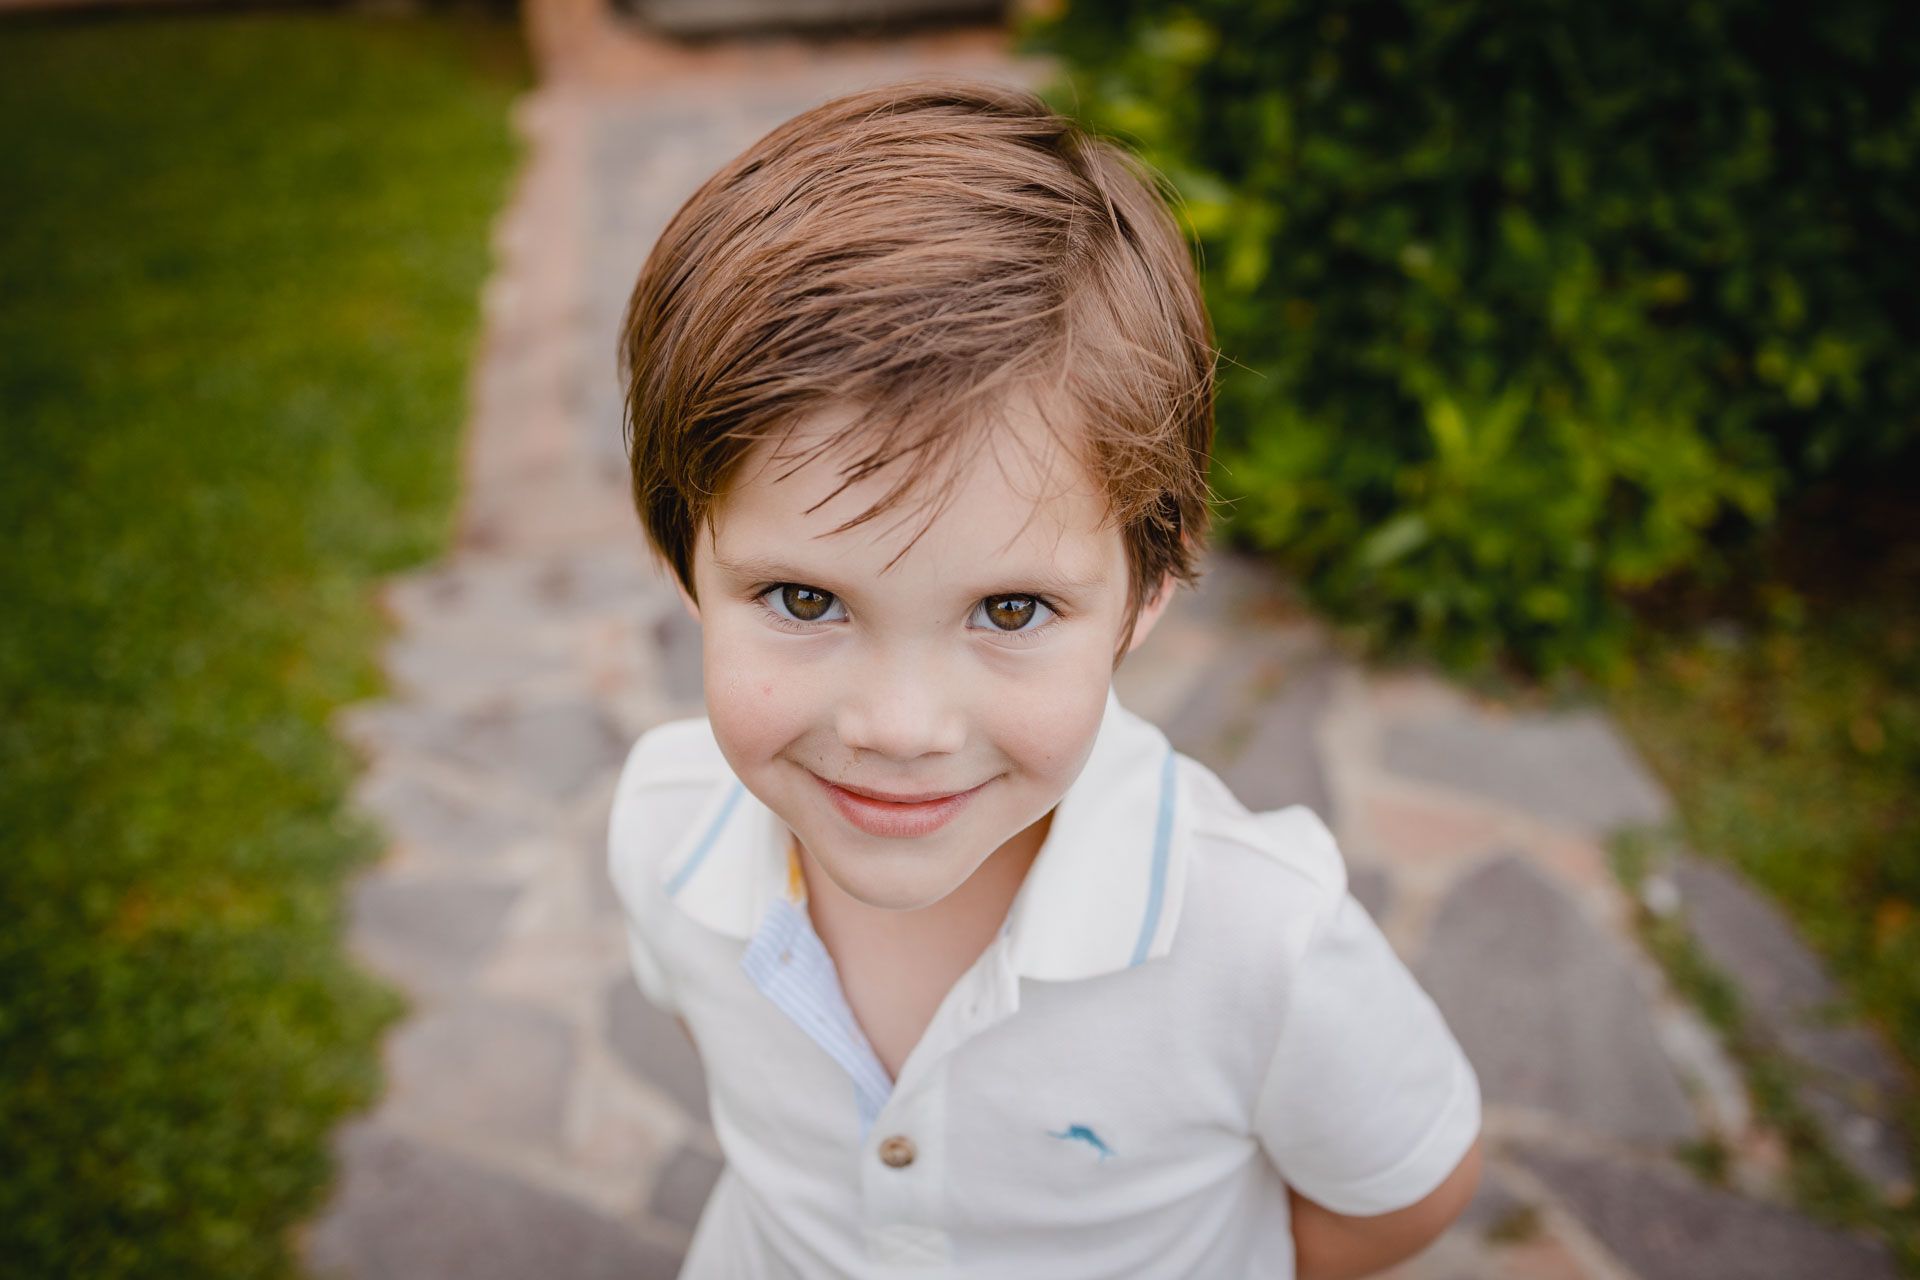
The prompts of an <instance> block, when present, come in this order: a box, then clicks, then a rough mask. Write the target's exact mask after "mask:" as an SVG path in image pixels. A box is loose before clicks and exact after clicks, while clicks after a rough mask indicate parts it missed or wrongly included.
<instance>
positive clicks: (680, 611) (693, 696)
mask: <svg viewBox="0 0 1920 1280" xmlns="http://www.w3.org/2000/svg"><path fill="white" fill-rule="evenodd" d="M653 639H654V643H655V645H656V646H658V649H659V654H660V682H661V685H662V687H663V688H664V689H665V691H666V695H667V697H668V698H669V699H670V700H671V701H672V702H673V703H675V704H676V705H683V706H692V705H696V704H699V703H702V702H704V701H705V700H706V677H705V676H704V675H703V674H702V671H701V655H700V625H699V624H698V623H696V622H695V621H694V620H693V619H692V618H690V617H688V616H687V611H686V608H685V606H683V605H682V604H681V603H680V598H679V597H678V596H675V597H674V600H673V604H672V605H671V606H668V607H665V608H662V609H661V611H660V614H659V616H658V617H657V618H655V619H654V623H653Z"/></svg>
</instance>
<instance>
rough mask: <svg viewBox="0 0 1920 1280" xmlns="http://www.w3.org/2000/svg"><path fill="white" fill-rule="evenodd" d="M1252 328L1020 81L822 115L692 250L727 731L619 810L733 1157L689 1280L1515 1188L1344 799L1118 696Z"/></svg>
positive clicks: (680, 456) (679, 548)
mask: <svg viewBox="0 0 1920 1280" xmlns="http://www.w3.org/2000/svg"><path fill="white" fill-rule="evenodd" d="M1211 340H1212V334H1211V330H1210V327H1209V325H1208V321H1207V318H1206V314H1205V309H1204V306H1203V304H1202V301H1201V297H1200V293H1199V289H1198V285H1197V282H1196V280H1195V277H1194V273H1193V268H1192V263H1191V259H1190V258H1189V256H1188V251H1187V248H1186V245H1185V242H1184V240H1183V239H1182V237H1181V235H1180V233H1179V230H1178V228H1177V227H1176V225H1175V223H1174V222H1173V220H1172V218H1171V217H1170V215H1169V214H1168V212H1167V209H1166V206H1165V204H1164V203H1163V197H1162V196H1161V194H1160V193H1159V192H1158V191H1157V190H1156V187H1155V185H1154V180H1153V179H1152V178H1151V176H1150V175H1149V173H1148V171H1146V170H1145V169H1144V167H1143V166H1140V165H1139V164H1138V163H1137V162H1135V161H1134V160H1132V159H1131V158H1130V157H1129V156H1127V155H1126V153H1124V152H1122V151H1120V150H1119V149H1117V148H1114V147H1112V146H1111V145H1109V144H1106V143H1104V142H1101V141H1099V140H1096V139H1094V138H1091V137H1089V136H1086V135H1085V134H1083V133H1081V132H1080V131H1078V130H1077V129H1076V128H1075V127H1074V126H1073V125H1071V124H1070V123H1068V122H1066V121H1064V120H1062V119H1060V118H1058V117H1055V116H1054V115H1052V114H1051V113H1050V112H1049V111H1048V110H1047V108H1046V107H1045V106H1044V104H1042V103H1041V102H1040V101H1039V100H1038V99H1037V98H1035V97H1033V96H1031V95H1029V94H1027V93H1024V92H1021V91H1017V90H1013V89H1007V88H1002V87H998V86H993V85H988V84H977V83H972V82H954V81H946V80H927V81H917V82H913V83H909V84H902V85H893V86H888V87H884V88H880V89H875V90H871V91H867V92H863V93H857V94H853V95H850V96H848V97H845V98H841V99H838V100H835V101H833V102H829V103H827V104H825V105H823V106H821V107H818V108H816V109H814V110H812V111H809V112H807V113H805V114H803V115H801V116H799V117H797V118H795V119H793V120H790V121H788V122H787V123H786V124H785V125H783V126H781V127H780V128H778V129H776V130H774V131H773V132H772V133H771V134H769V135H768V136H767V137H765V138H763V139H762V140H761V141H760V142H759V143H757V144H755V145H754V146H753V147H751V148H750V149H749V150H748V151H747V152H746V153H745V154H743V155H742V156H740V157H739V158H737V159H736V160H734V161H733V162H732V163H730V164H729V165H727V166H726V167H725V168H724V169H722V170H721V171H720V172H719V173H718V174H716V175H715V176H714V177H713V178H712V179H711V180H709V181H708V182H707V183H706V185H705V186H703V187H702V188H701V189H700V190H699V191H698V192H696V193H695V194H694V196H693V197H692V198H691V199H690V200H689V201H688V202H687V204H686V205H685V206H684V207H683V208H682V209H681V210H680V212H679V213H678V215H676V217H675V218H674V220H673V221H672V222H671V223H670V224H669V226H668V227H667V229H666V231H665V232H664V233H663V235H662V236H661V239H660V241H659V243H658V245H657V246H656V247H655V248H654V250H653V253H652V255H651V256H650V258H649V259H648V261H647V264H646V266H645V267H644V269H643V270H642V272H641V275H640V279H639V282H638V284H637V285H636V287H635V289H634V293H633V297H632V301H631V303H630V305H629V308H628V312H627V318H626V323H625V333H624V336H623V350H622V365H623V371H624V373H625V375H626V377H627V387H628V399H627V407H628V414H629V419H630V433H631V435H630V441H629V443H630V449H631V458H632V464H633V482H634V497H635V502H636V505H637V507H638V509H639V512H640V515H641V518H642V521H643V523H644V525H645V527H646V531H647V535H648V538H649V540H650V542H651V543H652V545H653V547H654V548H655V549H656V550H657V551H658V552H659V554H660V555H661V556H662V557H663V559H664V560H665V561H666V562H667V564H668V565H669V566H671V568H672V570H673V575H674V578H675V582H676V587H677V589H678V590H679V592H680V594H681V597H682V599H683V602H684V603H685V605H686V607H687V609H688V610H689V611H690V612H691V613H692V614H693V616H694V617H695V618H696V619H697V620H698V621H699V623H700V625H701V632H702V649H703V656H704V669H705V677H706V702H707V710H708V715H707V716H706V717H704V718H701V719H694V720H681V721H676V722H673V723H670V724H665V725H661V726H659V727H657V728H655V729H653V730H652V731H650V732H648V733H647V734H645V735H643V736H642V737H641V739H640V740H639V742H638V743H636V744H635V746H634V747H633V750H632V752H631V754H630V756H629V758H628V761H627V764H626V767H625V770H624V772H623V774H622V777H621V780H620V784H619V790H618V793H617V796H616V798H615V801H614V809H613V814H612V818H611V823H610V832H609V839H610V856H611V865H612V870H613V875H614V881H615V884H616V886H617V887H618V890H619V893H620V897H621V900H622V902H623V904H624V907H625V910H626V913H627V918H628V923H629V929H628V936H629V939H630V951H631V954H632V959H633V965H634V970H635V974H636V976H637V978H638V981H639V983H640V985H641V987H642V988H643V990H644V991H645V993H646V995H647V996H648V997H649V998H650V999H651V1000H652V1001H654V1003H656V1004H657V1005H659V1006H661V1007H662V1008H664V1009H667V1010H669V1011H671V1012H674V1013H675V1014H677V1015H678V1016H679V1017H680V1018H681V1020H682V1025H683V1026H685V1027H686V1028H687V1030H688V1032H689V1034H690V1035H691V1036H692V1038H693V1040H694V1042H695V1043H696V1045H697V1046H698V1048H699V1050H700V1052H701V1056H702V1059H703V1061H704V1063H705V1066H706V1070H707V1077H708V1088H709V1093H710V1099H711V1110H712V1114H713V1121H714V1126H715V1129H716V1131H717V1132H718V1135H719V1139H720V1143H721V1146H722V1149H723V1150H724V1152H725V1154H726V1157H727V1167H726V1170H725V1172H724V1173H723V1174H722V1176H721V1179H720V1182H719V1184H718V1185H717V1186H716V1188H715V1190H714V1193H713V1196H712V1199H711V1200H710V1201H709V1203H708V1205H707V1208H706V1211H705V1213H704V1215H703V1216H702V1218H701V1221H700V1223H699V1226H698V1227H697V1229H696V1231H695V1234H694V1240H693V1244H692V1247H691V1250H690V1253H689V1256H688V1259H687V1263H686V1269H685V1271H684V1272H683V1274H685V1275H689V1276H700V1277H708V1276H727V1277H736V1276H738V1277H748V1276H751V1277H759V1276H786V1275H801V1276H870V1275H894V1274H898V1273H900V1272H901V1271H903V1270H907V1271H911V1270H915V1269H930V1270H934V1271H938V1272H941V1273H944V1274H950V1275H965V1276H981V1277H1016V1278H1024V1277H1064V1276H1144V1277H1185V1276H1201V1277H1229V1278H1231V1277H1252V1276H1271V1277H1287V1276H1294V1275H1299V1276H1302V1277H1316V1278H1317V1277H1335V1276H1357V1275H1363V1274H1367V1273H1370V1272H1372V1271H1374V1270H1377V1269H1379V1268H1381V1267H1384V1266H1386V1265H1388V1264H1390V1263H1392V1262H1393V1261H1395V1260H1397V1259H1399V1258H1401V1257H1405V1256H1407V1255H1408V1254H1410V1253H1412V1252H1413V1251H1415V1250H1417V1249H1418V1248H1420V1247H1422V1246H1423V1245H1424V1244H1425V1243H1427V1242H1428V1241H1429V1240H1430V1239H1431V1238H1433V1237H1434V1236H1435V1235H1437V1234H1438V1233H1439V1231H1440V1230H1442V1229H1443V1228H1444V1227H1445V1226H1446V1224H1447V1223H1448V1222H1450V1221H1451V1220H1452V1219H1453V1218H1454V1217H1455V1216H1456V1215H1457V1214H1458V1213H1459V1211H1460V1210H1461V1208H1462V1207H1463V1206H1464V1204H1465V1202H1466V1200H1467V1198H1468V1197H1469V1196H1470V1195H1471V1194H1472V1191H1473V1188H1474V1184H1475V1182H1476V1180H1477V1175H1478V1167H1479V1136H1478V1134H1479V1120H1480V1098H1479V1090H1478V1085H1477V1082H1476V1080H1475V1078H1474V1075H1473V1072H1472V1070H1471V1068H1470V1067H1469V1066H1468V1064H1467V1062H1466V1059H1465V1057H1464V1056H1463V1055H1462V1054H1461V1052H1460V1050H1459V1047H1458V1046H1457V1044H1456V1043H1455V1041H1454V1039H1453V1037H1452V1036H1451V1035H1450V1034H1449V1033H1448V1031H1447V1028H1446V1026H1445V1025H1444V1023H1443V1022H1442V1020H1441V1018H1440V1016H1439V1014H1438V1012H1437V1010H1436V1009H1435V1008H1434V1006H1433V1004H1432V1002H1431V1001H1430V1000H1428V999H1427V997H1426V996H1425V994H1424V993H1423V992H1422V991H1421V990H1420V989H1419V987H1418V986H1417V985H1416V984H1415V982H1414V981H1413V979H1412V978H1411V976H1410V975H1409V974H1408V973H1407V971H1406V970H1405V968H1404V967H1403V966H1402V965H1401V964H1400V962H1399V961H1398V960H1397V959H1396V958H1395V957H1394V954H1393V952H1392V951H1391V950H1390V949H1389V947H1388V945H1387V944H1386V942H1385V941H1384V939H1383V938H1382V937H1381V936H1380V934H1379V932H1378V931H1377V930H1376V929H1375V928H1374V926H1373V924H1372V922H1371V921H1370V920H1369V919H1368V917H1367V915H1366V913H1365V911H1364V910H1363V909H1362V908H1361V907H1360V906H1359V905H1358V904H1357V903H1356V902H1355V901H1354V900H1353V898H1352V897H1351V896H1350V895H1349V894H1348V892H1347V889H1346V878H1345V872H1344V868H1343V865H1342V862H1341V858H1340V855H1339V853H1338V851H1337V850H1336V849H1335V847H1334V844H1333V841H1332V838H1331V836H1330V835H1329V834H1328V833H1327V830H1326V828H1325V827H1323V826H1322V825H1321V823H1320V822H1319V820H1318V819H1317V818H1315V817H1314V816H1313V815H1312V814H1311V813H1310V812H1308V811H1307V810H1305V809H1302V808H1299V807H1297V806H1296V807H1293V808H1288V809H1283V810H1278V811H1275V812H1270V813H1248V812H1247V811H1246V810H1245V808H1244V807H1243V806H1242V805H1240V804H1239V802H1238V801H1236V800H1235V799H1234V797H1233V796H1232V795H1231V794H1230V793H1229V792H1228V791H1227V789H1226V787H1225V786H1224V784H1222V783H1221V782H1220V780H1219V779H1218V778H1217V777H1215V776H1214V775H1213V774H1212V773H1211V772H1209V771H1208V770H1207V769H1206V768H1205V767H1203V766H1202V765H1200V764H1198V763H1197V762H1195V761H1193V760H1191V759H1189V758H1187V757H1185V756H1182V755H1180V754H1178V753H1176V752H1174V751H1173V750H1172V749H1171V748H1170V747H1169V746H1168V744H1167V741H1166V738H1165V737H1164V736H1163V735H1162V734H1161V733H1160V731H1159V730H1157V729H1156V728H1154V727H1153V726H1152V725H1150V724H1148V723H1146V722H1145V721H1143V720H1141V719H1140V718H1139V717H1137V716H1135V715H1133V714H1132V713H1131V712H1129V711H1127V710H1126V709H1125V708H1123V707H1121V706H1120V704H1119V703H1118V701H1117V700H1116V698H1115V696H1114V693H1113V689H1112V677H1113V673H1114V671H1115V670H1116V669H1117V667H1118V666H1119V664H1120V662H1121V660H1122V659H1123V658H1124V657H1125V656H1126V654H1127V653H1128V652H1130V651H1131V650H1132V649H1133V648H1134V647H1136V646H1137V645H1138V644H1139V643H1140V642H1141V641H1142V640H1144V639H1145V638H1146V636H1147V635H1148V633H1149V632H1150V631H1151V630H1152V628H1153V626H1154V624H1155V622H1156V621H1157V620H1158V618H1159V617H1160V614H1161V612H1162V611H1163V610H1164V609H1165V608H1166V605H1167V603H1168V601H1169V599H1170V598H1171V596H1172V594H1173V591H1174V589H1175V586H1176V585H1177V584H1178V583H1180V582H1187V583H1191V582H1193V581H1194V579H1195V577H1196V569H1195V557H1196V555H1197V553H1198V551H1199V549H1200V547H1201V546H1202V545H1203V537H1204V534H1205V531H1206V525H1207V515H1208V513H1207V490H1206V481H1205V474H1206V468H1207V459H1208V452H1209V448H1210V445H1211V440H1212V398H1213V358H1214V355H1213V351H1212V349H1211ZM888 511H905V512H906V513H908V514H909V515H915V516H923V517H924V518H922V519H918V520H916V521H914V527H913V528H912V529H911V530H909V531H907V532H905V533H904V535H902V534H898V533H896V529H897V526H898V525H899V524H900V523H901V521H899V520H897V519H896V520H893V521H882V520H879V519H878V517H879V516H881V515H884V514H885V513H887V512H888Z"/></svg>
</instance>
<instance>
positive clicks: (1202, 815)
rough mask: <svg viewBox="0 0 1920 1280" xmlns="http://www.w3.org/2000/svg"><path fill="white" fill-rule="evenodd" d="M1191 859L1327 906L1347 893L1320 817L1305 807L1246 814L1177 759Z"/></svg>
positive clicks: (1195, 764)
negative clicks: (1190, 840)
mask: <svg viewBox="0 0 1920 1280" xmlns="http://www.w3.org/2000/svg"><path fill="white" fill-rule="evenodd" d="M1179 762H1180V777H1181V782H1182V792H1183V796H1184V798H1185V799H1186V801H1187V803H1188V814H1187V820H1186V823H1185V825H1186V827H1187V830H1188V831H1189V832H1190V833H1191V838H1192V842H1193V854H1194V857H1195V858H1196V859H1198V860H1200V861H1202V862H1206V863H1209V864H1214V865H1215V866H1216V869H1219V870H1231V871H1232V872H1233V873H1235V874H1236V875H1237V877H1238V878H1241V879H1248V880H1252V881H1257V882H1263V883H1265V884H1267V885H1269V886H1270V887H1271V888H1272V889H1274V890H1276V891H1287V892H1288V894H1289V896H1290V897H1292V898H1293V899H1295V900H1297V901H1299V902H1301V903H1303V904H1317V905H1319V906H1321V907H1328V906H1331V905H1332V904H1333V903H1334V902H1337V901H1338V900H1339V899H1340V898H1341V897H1343V896H1344V895H1345V894H1346V891H1347V864H1346V860H1345V859H1344V858H1342V857H1341V855H1340V846H1339V843H1338V842H1337V841H1335V839H1334V837H1333V832H1331V831H1330V830H1328V829H1327V824H1326V823H1325V822H1324V821H1322V820H1321V818H1320V815H1318V814H1316V813H1315V812H1314V811H1313V810H1312V809H1309V808H1308V807H1307V806H1305V805H1299V804H1296V805H1288V806H1286V807H1285V808H1280V809H1269V810H1264V811H1261V812H1253V811H1250V810H1249V809H1248V808H1247V807H1246V806H1245V805H1244V804H1242V803H1241V802H1240V798H1239V797H1238V796H1236V795H1234V794H1233V792H1232V790H1231V789H1229V788H1228V786H1227V784H1226V783H1224V782H1222V781H1221V780H1220V778H1219V776H1218V775H1217V774H1215V773H1214V772H1213V770H1211V769H1209V768H1208V767H1207V766H1206V765H1204V764H1201V763H1200V762H1199V761H1198V760H1195V759H1193V758H1192V757H1191V756H1187V755H1181V756H1179Z"/></svg>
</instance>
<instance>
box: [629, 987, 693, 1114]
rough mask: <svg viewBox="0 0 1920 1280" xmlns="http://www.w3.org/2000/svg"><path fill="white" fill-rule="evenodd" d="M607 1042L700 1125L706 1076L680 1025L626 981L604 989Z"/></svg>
mask: <svg viewBox="0 0 1920 1280" xmlns="http://www.w3.org/2000/svg"><path fill="white" fill-rule="evenodd" d="M607 1040H608V1043H609V1044H611V1045H612V1046H613V1051H614V1054H615V1055H616V1056H617V1057H618V1058H619V1059H620V1061H621V1062H623V1063H625V1064H626V1065H627V1067H628V1068H629V1069H631V1070H632V1071H633V1073H634V1074H635V1075H637V1076H639V1077H640V1078H641V1079H642V1080H645V1081H648V1082H649V1083H651V1084H653V1085H655V1086H656V1087H658V1088H659V1089H660V1090H661V1091H662V1092H664V1093H665V1094H666V1095H667V1096H668V1097H670V1098H672V1099H673V1100H674V1101H675V1102H677V1103H679V1104H680V1107H681V1109H682V1110H683V1111H685V1112H686V1113H687V1114H688V1115H690V1116H692V1117H693V1118H694V1119H695V1120H698V1121H699V1122H700V1123H702V1124H708V1123H711V1120H712V1118H711V1116H710V1115H709V1114H708V1111H707V1073H706V1068H704V1067H702V1066H701V1065H700V1055H699V1053H697V1052H696V1051H695V1050H694V1047H693V1045H692V1044H690V1043H688V1041H687V1037H686V1034H685V1033H684V1032H682V1031H681V1030H680V1025H679V1024H678V1023H677V1022H675V1021H674V1020H673V1019H672V1018H671V1017H669V1016H668V1015H666V1014H664V1013H662V1012H660V1010H658V1009H656V1008H654V1007H653V1005H652V1004H651V1003H649V1002H648V1000H647V998H646V997H645V996H643V995H641V994H640V988H639V986H638V984H636V983H635V982H634V980H633V979H632V978H631V977H622V978H619V979H616V980H615V981H614V982H613V983H612V984H611V985H610V986H609V987H608V988H607Z"/></svg>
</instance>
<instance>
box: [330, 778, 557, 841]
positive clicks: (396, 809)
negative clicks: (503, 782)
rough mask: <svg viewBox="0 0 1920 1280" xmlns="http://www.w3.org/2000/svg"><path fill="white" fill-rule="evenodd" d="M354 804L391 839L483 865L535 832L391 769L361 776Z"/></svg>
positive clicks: (507, 815) (504, 813)
mask: <svg viewBox="0 0 1920 1280" xmlns="http://www.w3.org/2000/svg"><path fill="white" fill-rule="evenodd" d="M354 804H355V805H356V807H358V808H359V809H360V810H361V811H362V812H364V813H366V814H367V815H368V816H370V817H371V818H373V819H374V821H375V822H377V823H378V824H379V825H380V826H381V828H382V829H383V830H384V831H385V832H386V833H387V835H388V836H389V837H391V838H392V839H393V840H395V841H397V842H399V843H400V844H402V845H405V846H409V847H411V848H413V849H417V850H420V851H422V852H426V853H430V854H446V855H451V856H454V857H459V858H472V859H476V860H484V859H486V858H489V857H491V856H493V855H494V854H496V853H499V852H500V851H501V850H502V849H504V848H506V847H507V846H509V845H512V844H515V843H518V842H519V841H521V840H524V839H526V838H527V837H528V836H530V835H533V834H534V833H535V832H536V831H538V830H539V828H538V827H537V826H536V825H535V824H534V823H532V822H530V821H528V820H527V819H526V818H524V817H521V816H520V815H518V814H515V813H513V812H511V811H508V810H506V809H502V808H500V807H498V806H495V805H491V804H487V803H484V802H481V801H478V800H476V799H474V798H473V797H471V796H468V795H464V794H461V793H460V792H456V791H453V790H450V789H448V788H446V787H443V786H441V785H440V784H438V783H436V782H434V781H433V780H431V779H430V778H426V777H421V776H416V775H412V774H406V773H402V772H399V771H397V770H392V769H379V768H376V769H375V770H374V772H372V773H370V774H368V775H367V776H366V777H364V778H363V779H362V780H361V781H360V783H359V784H358V785H356V787H355V788H354Z"/></svg>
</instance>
